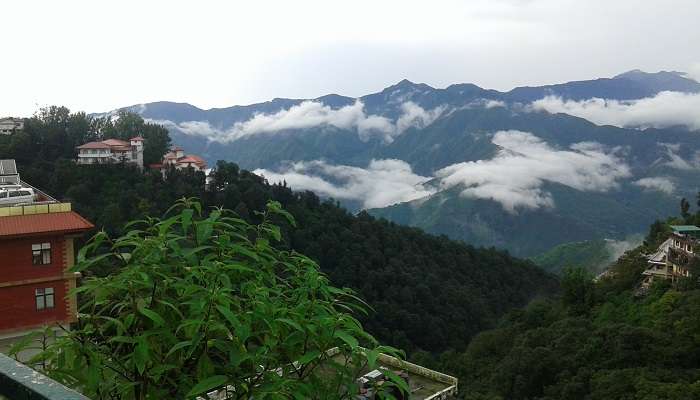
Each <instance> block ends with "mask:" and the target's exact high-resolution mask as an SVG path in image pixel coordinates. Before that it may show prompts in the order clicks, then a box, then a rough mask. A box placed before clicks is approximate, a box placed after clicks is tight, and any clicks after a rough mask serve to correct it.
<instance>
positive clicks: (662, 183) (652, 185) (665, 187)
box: [632, 176, 676, 194]
mask: <svg viewBox="0 0 700 400" xmlns="http://www.w3.org/2000/svg"><path fill="white" fill-rule="evenodd" d="M632 183H633V184H634V185H637V186H639V187H642V188H644V189H646V190H656V191H659V192H663V193H666V194H671V193H673V191H674V190H675V189H676V185H675V184H674V183H673V181H672V180H671V179H670V178H668V177H662V176H654V177H648V178H642V179H639V180H636V181H634V182H632Z"/></svg>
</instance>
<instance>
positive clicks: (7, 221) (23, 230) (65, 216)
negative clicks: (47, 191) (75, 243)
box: [0, 211, 95, 239]
mask: <svg viewBox="0 0 700 400" xmlns="http://www.w3.org/2000/svg"><path fill="white" fill-rule="evenodd" d="M94 227H95V225H93V224H92V223H90V222H89V221H88V220H86V219H85V218H83V217H81V216H80V215H78V213H76V212H74V211H69V212H58V213H49V214H33V215H16V216H11V217H0V239H2V238H7V237H15V236H24V235H34V234H41V233H59V232H73V233H79V232H84V231H87V230H89V229H92V228H94Z"/></svg>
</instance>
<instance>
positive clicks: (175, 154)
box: [149, 146, 207, 175]
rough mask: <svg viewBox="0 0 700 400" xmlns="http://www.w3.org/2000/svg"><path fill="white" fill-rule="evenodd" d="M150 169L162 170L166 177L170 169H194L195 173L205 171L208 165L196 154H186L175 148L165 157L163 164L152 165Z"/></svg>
mask: <svg viewBox="0 0 700 400" xmlns="http://www.w3.org/2000/svg"><path fill="white" fill-rule="evenodd" d="M149 167H150V168H152V169H156V170H160V171H161V172H162V173H163V175H165V173H166V171H167V170H168V168H175V169H177V170H182V169H186V168H193V169H194V170H195V171H205V170H206V169H207V163H206V161H204V159H203V158H202V157H200V156H197V155H194V154H185V150H184V149H183V148H182V147H179V146H175V147H173V148H172V149H171V150H170V151H169V152H168V153H166V154H165V155H164V156H163V162H162V163H160V164H151V165H149Z"/></svg>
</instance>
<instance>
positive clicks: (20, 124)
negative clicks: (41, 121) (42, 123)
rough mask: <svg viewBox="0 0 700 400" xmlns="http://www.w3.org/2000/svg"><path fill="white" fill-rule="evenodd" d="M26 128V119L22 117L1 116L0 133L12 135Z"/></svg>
mask: <svg viewBox="0 0 700 400" xmlns="http://www.w3.org/2000/svg"><path fill="white" fill-rule="evenodd" d="M22 129H24V120H23V119H21V118H12V117H8V118H0V135H12V134H13V133H15V132H17V131H21V130H22Z"/></svg>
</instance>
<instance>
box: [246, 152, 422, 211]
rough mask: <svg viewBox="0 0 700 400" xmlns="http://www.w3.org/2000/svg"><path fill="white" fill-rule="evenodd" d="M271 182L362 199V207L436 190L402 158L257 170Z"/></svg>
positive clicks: (296, 165) (382, 204)
mask: <svg viewBox="0 0 700 400" xmlns="http://www.w3.org/2000/svg"><path fill="white" fill-rule="evenodd" d="M254 172H255V173H256V174H258V175H263V176H264V177H265V178H267V180H268V181H270V182H282V181H285V182H287V184H289V186H290V187H291V188H292V189H294V190H311V191H314V192H316V193H318V194H319V195H322V196H327V197H333V198H335V199H338V200H356V201H361V202H362V204H363V208H378V207H386V206H389V205H391V204H395V203H401V202H405V201H411V200H415V199H418V198H421V197H425V196H428V195H430V194H432V193H434V190H433V189H431V188H429V187H427V186H424V185H423V184H424V183H425V182H426V181H428V180H429V179H430V178H429V177H425V176H420V175H416V174H414V173H413V171H412V169H411V166H410V165H408V163H406V162H405V161H401V160H393V159H387V160H372V161H371V162H370V163H369V165H368V166H367V168H360V167H353V166H347V165H331V164H328V163H326V162H324V161H308V162H296V163H293V164H289V165H288V166H286V167H284V168H282V169H280V170H278V171H271V170H267V169H258V170H255V171H254Z"/></svg>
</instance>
